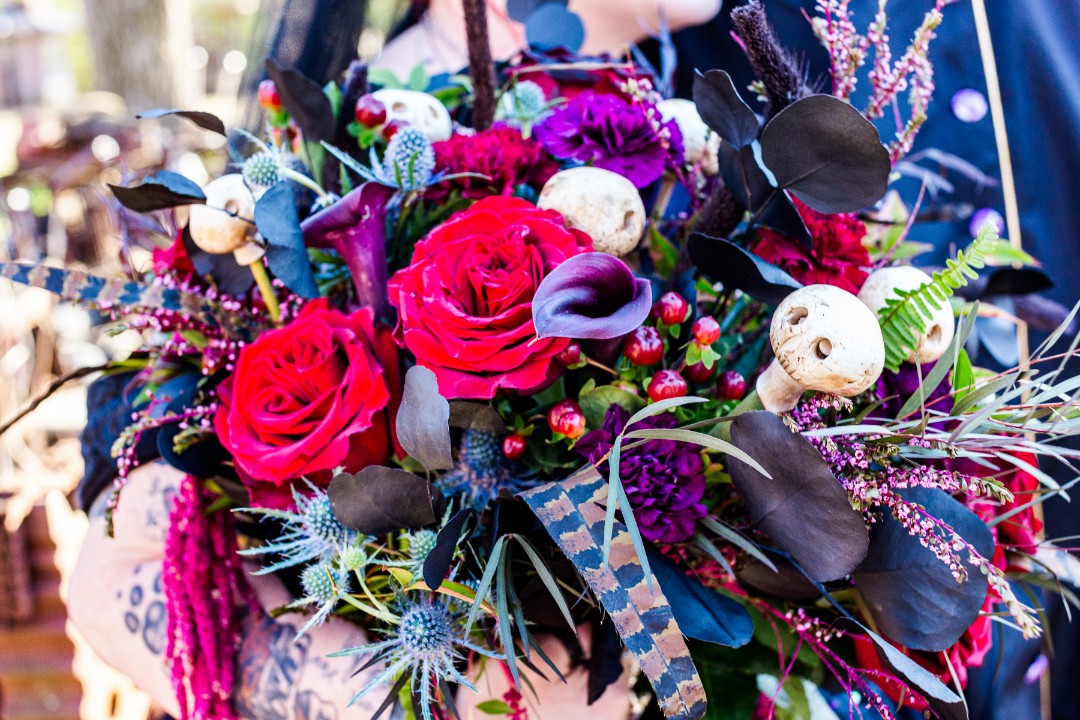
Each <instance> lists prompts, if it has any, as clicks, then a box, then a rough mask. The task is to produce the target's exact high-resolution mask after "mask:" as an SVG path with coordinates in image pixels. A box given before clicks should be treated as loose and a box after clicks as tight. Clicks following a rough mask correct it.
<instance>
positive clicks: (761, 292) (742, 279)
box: [688, 233, 802, 305]
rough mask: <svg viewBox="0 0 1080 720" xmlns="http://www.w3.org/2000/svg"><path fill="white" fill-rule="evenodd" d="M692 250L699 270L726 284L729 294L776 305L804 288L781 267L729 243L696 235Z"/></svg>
mask: <svg viewBox="0 0 1080 720" xmlns="http://www.w3.org/2000/svg"><path fill="white" fill-rule="evenodd" d="M688 248H689V251H690V259H691V260H692V261H693V262H694V264H695V265H696V266H697V267H698V269H699V270H701V271H702V272H703V273H705V274H706V275H708V276H709V277H710V278H712V279H713V280H717V281H719V282H722V283H723V284H724V289H725V290H727V289H734V290H742V291H743V292H744V293H746V294H747V295H749V296H750V297H752V298H754V299H755V300H759V301H761V302H764V303H768V304H770V305H776V304H778V303H780V301H781V300H783V299H784V298H785V297H787V296H788V295H790V294H791V293H792V292H793V291H795V290H798V289H799V288H801V287H802V283H800V282H799V281H798V280H796V279H795V278H793V277H791V276H790V275H788V274H787V273H786V272H784V271H783V270H781V269H780V268H778V267H777V266H775V265H773V264H771V263H767V262H765V261H764V260H762V259H761V258H759V257H758V256H757V255H754V254H753V253H752V252H750V251H748V250H745V249H743V248H741V247H739V246H738V245H736V244H735V243H733V242H729V241H728V240H724V239H722V238H714V237H709V236H708V235H703V234H702V233H694V234H693V235H691V236H690V241H689V246H688Z"/></svg>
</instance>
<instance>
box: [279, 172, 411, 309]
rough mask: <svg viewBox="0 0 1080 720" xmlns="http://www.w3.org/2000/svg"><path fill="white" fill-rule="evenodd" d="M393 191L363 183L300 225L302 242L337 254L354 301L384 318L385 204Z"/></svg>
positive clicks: (385, 299)
mask: <svg viewBox="0 0 1080 720" xmlns="http://www.w3.org/2000/svg"><path fill="white" fill-rule="evenodd" d="M393 194H394V189H393V188H388V187H386V186H385V185H380V184H378V183H374V182H369V183H364V184H363V185H361V186H360V187H358V188H356V189H355V190H353V191H352V192H350V193H349V194H348V195H346V196H345V197H343V198H341V199H340V200H338V201H337V202H336V203H334V204H333V205H331V206H330V207H328V208H326V209H325V210H320V211H319V212H317V213H315V214H314V215H312V216H311V217H309V218H308V219H307V220H305V221H304V222H303V223H302V224H301V225H300V228H301V229H302V230H303V231H304V244H305V245H307V246H309V247H318V248H333V249H334V250H336V251H337V252H338V254H339V255H341V258H342V260H344V261H345V264H346V265H347V266H348V268H349V272H350V273H351V274H352V279H353V285H354V286H355V287H356V299H357V302H359V303H360V305H361V306H369V307H371V308H372V309H374V311H375V316H376V317H378V318H381V319H383V320H387V321H389V320H390V319H391V312H390V304H389V302H388V300H387V295H386V281H387V279H388V276H387V269H386V206H387V203H388V202H389V200H390V197H391V196H392V195H393Z"/></svg>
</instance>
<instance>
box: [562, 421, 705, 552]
mask: <svg viewBox="0 0 1080 720" xmlns="http://www.w3.org/2000/svg"><path fill="white" fill-rule="evenodd" d="M629 419H630V413H628V412H627V411H626V410H624V409H623V408H621V407H619V406H618V405H612V406H611V407H610V408H608V411H607V415H606V416H605V417H604V424H603V426H602V427H600V428H599V429H597V430H593V431H591V432H589V433H587V434H586V435H584V436H583V437H582V438H581V439H580V440H578V442H577V445H576V446H575V449H576V450H577V451H578V452H579V453H581V454H582V455H584V456H585V457H586V458H588V460H589V462H597V461H598V460H599V459H600V458H602V457H603V456H604V455H605V454H606V453H607V452H608V451H609V450H611V447H612V445H613V444H614V441H615V437H616V436H617V435H618V434H619V433H620V432H622V431H623V428H624V427H625V426H626V421H627V420H629ZM675 425H676V420H675V416H674V415H672V414H671V413H661V414H660V415H654V416H652V417H649V418H645V419H644V420H642V421H641V422H638V423H635V424H634V427H633V429H634V430H644V429H648V428H673V427H675ZM600 472H602V473H604V474H607V463H603V464H602V465H600ZM619 477H620V478H621V479H622V484H623V488H624V489H625V490H626V497H627V498H628V499H629V500H630V505H631V506H632V507H633V508H634V517H635V518H636V519H637V523H638V527H639V528H640V529H641V534H642V536H644V537H645V538H646V539H647V540H651V541H652V542H662V543H674V542H682V541H683V540H689V539H690V538H692V537H693V536H694V524H695V523H696V522H697V520H698V518H702V517H705V505H704V503H702V502H701V498H702V496H703V495H704V494H705V462H704V461H703V460H702V459H701V452H700V450H698V449H697V448H696V447H694V446H693V445H689V444H687V443H682V442H677V441H675V440H649V441H647V442H644V443H642V444H641V445H638V446H637V447H634V448H632V449H630V450H626V451H624V452H623V454H622V459H621V461H620V462H619Z"/></svg>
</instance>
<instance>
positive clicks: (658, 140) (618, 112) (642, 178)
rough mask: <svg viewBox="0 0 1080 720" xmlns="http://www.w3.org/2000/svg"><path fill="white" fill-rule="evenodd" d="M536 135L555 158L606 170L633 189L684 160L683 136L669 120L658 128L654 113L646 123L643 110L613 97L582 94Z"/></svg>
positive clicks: (552, 115)
mask: <svg viewBox="0 0 1080 720" xmlns="http://www.w3.org/2000/svg"><path fill="white" fill-rule="evenodd" d="M654 122H655V123H656V124H657V125H656V126H654V125H653V123H654ZM535 132H536V137H537V139H539V140H540V142H542V143H543V144H544V146H545V147H546V148H547V149H548V152H550V153H551V154H552V155H554V156H555V157H559V158H564V159H570V160H577V161H579V162H583V163H589V164H591V165H593V166H595V167H598V168H603V169H605V170H611V171H612V172H615V173H618V174H619V175H622V176H623V177H625V178H627V179H628V180H630V182H632V183H634V186H635V187H637V188H643V187H645V186H647V185H648V184H649V183H651V182H653V181H654V180H656V179H657V178H658V177H660V175H661V174H662V173H663V172H664V168H665V167H667V166H668V165H669V164H675V163H674V162H673V161H674V159H676V158H682V156H683V147H682V134H681V133H680V132H679V126H678V125H677V124H676V123H675V121H674V120H669V121H667V122H662V121H661V120H660V116H659V113H656V115H655V120H650V119H649V117H648V116H647V115H646V106H645V105H642V104H639V103H632V102H630V101H628V100H626V99H624V98H622V97H620V96H617V95H607V94H599V93H595V92H586V93H582V94H580V95H578V96H577V97H575V98H574V99H573V100H571V101H570V102H568V103H567V104H566V105H564V106H562V107H561V108H559V109H558V110H556V111H555V112H553V113H552V114H551V116H550V117H548V119H547V120H545V121H544V122H543V123H541V124H540V125H539V126H537V128H536V130H535Z"/></svg>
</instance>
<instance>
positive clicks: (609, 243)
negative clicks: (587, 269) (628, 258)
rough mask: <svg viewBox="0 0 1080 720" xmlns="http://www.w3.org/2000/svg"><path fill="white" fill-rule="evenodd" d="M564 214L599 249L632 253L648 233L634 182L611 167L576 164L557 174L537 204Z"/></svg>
mask: <svg viewBox="0 0 1080 720" xmlns="http://www.w3.org/2000/svg"><path fill="white" fill-rule="evenodd" d="M536 204H537V205H538V206H539V207H541V208H544V209H546V210H555V211H557V212H559V213H561V214H562V216H563V218H564V219H565V220H566V224H567V225H568V226H569V227H572V228H575V229H577V230H581V231H582V232H584V233H586V234H587V235H588V236H589V237H591V238H592V240H593V249H594V250H596V251H597V252H603V253H607V254H608V255H615V256H616V257H618V256H621V255H626V254H627V253H629V252H632V251H633V249H634V248H636V247H637V244H638V242H640V241H641V236H642V234H644V232H645V204H644V203H643V202H642V201H641V194H640V193H639V192H638V190H637V188H636V187H634V183H632V182H630V181H629V180H627V179H626V178H624V177H623V176H622V175H619V174H617V173H613V172H611V171H610V170H604V169H602V168H595V167H576V168H570V169H569V170H561V171H560V172H557V173H555V174H554V175H553V176H552V177H551V179H550V180H548V181H547V183H546V184H545V185H544V188H543V189H542V190H541V191H540V198H539V199H538V200H537V203H536Z"/></svg>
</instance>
